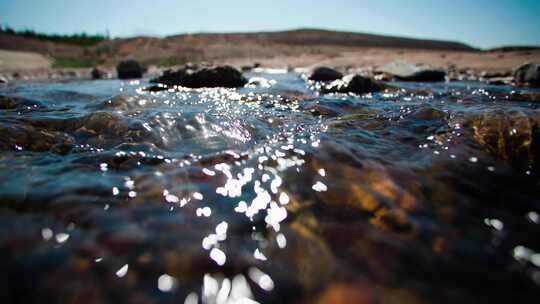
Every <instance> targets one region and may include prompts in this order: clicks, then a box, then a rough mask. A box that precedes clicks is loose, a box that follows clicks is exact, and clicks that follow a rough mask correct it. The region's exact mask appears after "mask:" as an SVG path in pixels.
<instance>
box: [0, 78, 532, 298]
mask: <svg viewBox="0 0 540 304" xmlns="http://www.w3.org/2000/svg"><path fill="white" fill-rule="evenodd" d="M248 76H251V77H262V78H263V79H259V81H257V83H255V84H253V85H249V86H247V87H245V88H241V89H237V90H236V89H219V88H216V89H198V90H190V89H171V90H170V91H161V92H157V93H151V92H148V91H145V90H143V88H145V87H148V83H147V82H146V81H145V80H143V81H132V82H124V81H118V80H103V81H71V82H64V83H62V82H56V83H19V84H12V85H10V86H8V87H4V88H1V89H0V95H2V96H3V97H0V101H1V104H0V108H1V109H0V151H1V152H0V204H1V205H0V206H1V208H0V249H1V250H0V257H1V259H0V269H1V270H2V279H1V280H2V282H0V283H1V284H2V285H1V286H2V291H1V292H0V297H1V299H2V302H3V303H9V302H14V303H15V302H19V303H30V302H37V301H39V302H41V303H48V302H51V303H52V302H61V303H184V302H185V303H197V301H199V302H204V303H254V302H259V303H289V302H291V303H314V302H320V303H430V302H436V303H458V302H459V303H487V302H494V301H495V302H500V301H503V302H504V301H513V302H517V303H535V302H536V301H537V299H538V297H539V296H540V286H539V285H540V239H539V238H538V237H537V236H538V235H539V233H540V225H539V224H540V218H539V212H540V201H539V200H540V191H539V179H538V171H537V166H538V161H540V154H539V153H540V110H539V103H538V94H539V92H538V91H536V92H535V91H530V90H529V91H526V90H521V89H516V88H512V87H509V86H488V85H485V84H481V83H474V82H452V83H440V84H425V83H394V84H393V85H394V86H395V87H396V89H395V90H390V91H386V92H381V93H374V94H367V95H363V96H355V95H343V94H335V95H324V96H319V95H318V94H317V93H316V92H315V91H314V90H313V88H314V84H312V83H307V82H306V81H305V80H304V78H302V77H301V76H300V75H298V74H295V73H286V74H264V73H261V74H249V75H248Z"/></svg>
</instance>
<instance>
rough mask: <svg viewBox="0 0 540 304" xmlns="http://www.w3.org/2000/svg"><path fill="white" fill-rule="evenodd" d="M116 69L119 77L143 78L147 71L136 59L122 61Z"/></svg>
mask: <svg viewBox="0 0 540 304" xmlns="http://www.w3.org/2000/svg"><path fill="white" fill-rule="evenodd" d="M116 71H117V72H118V78H119V79H136V78H142V76H143V74H144V72H145V71H144V67H143V66H141V65H140V64H139V63H138V62H137V61H135V60H126V61H122V62H120V63H119V64H118V65H117V66H116Z"/></svg>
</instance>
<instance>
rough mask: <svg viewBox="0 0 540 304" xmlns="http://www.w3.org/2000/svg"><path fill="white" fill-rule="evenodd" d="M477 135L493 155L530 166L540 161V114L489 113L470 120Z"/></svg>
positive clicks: (519, 164)
mask: <svg viewBox="0 0 540 304" xmlns="http://www.w3.org/2000/svg"><path fill="white" fill-rule="evenodd" d="M470 124H471V126H472V128H473V129H474V138H475V139H476V141H477V142H478V143H480V144H481V145H482V146H483V147H484V148H485V149H486V150H487V151H488V152H490V153H491V154H493V155H495V156H497V157H499V158H501V159H503V160H505V161H508V162H509V163H511V164H513V165H516V166H519V167H527V166H529V165H532V164H538V163H540V114H539V113H537V112H536V113H535V112H533V113H525V112H511V113H503V112H488V113H484V114H482V115H480V116H478V117H476V118H473V119H472V121H471V122H470Z"/></svg>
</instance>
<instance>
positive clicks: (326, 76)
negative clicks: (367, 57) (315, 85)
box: [309, 67, 343, 81]
mask: <svg viewBox="0 0 540 304" xmlns="http://www.w3.org/2000/svg"><path fill="white" fill-rule="evenodd" d="M342 77H343V74H341V73H340V72H338V71H336V70H334V69H331V68H328V67H318V68H316V69H315V70H314V71H313V73H311V75H310V76H309V80H314V81H334V80H337V79H341V78H342Z"/></svg>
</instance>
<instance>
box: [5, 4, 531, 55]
mask: <svg viewBox="0 0 540 304" xmlns="http://www.w3.org/2000/svg"><path fill="white" fill-rule="evenodd" d="M0 23H2V24H3V25H9V26H11V27H14V28H16V29H25V28H30V29H34V30H36V31H40V32H48V33H74V32H82V31H86V32H89V33H98V32H99V33H105V32H106V31H107V30H108V31H109V32H110V34H111V35H112V36H113V37H127V36H134V35H155V36H165V35H171V34H178V33H196V32H231V31H235V32H250V31H271V30H284V29H294V28H305V27H310V28H323V29H335V30H346V31H355V32H367V33H377V34H386V35H398V36H407V37H419V38H434V39H444V40H456V41H460V42H465V43H468V44H470V45H473V46H477V47H482V48H489V47H496V46H502V45H516V44H519V45H540V0H395V1H390V0H266V1H257V0H228V1H227V0H193V1H192V0H0Z"/></svg>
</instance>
